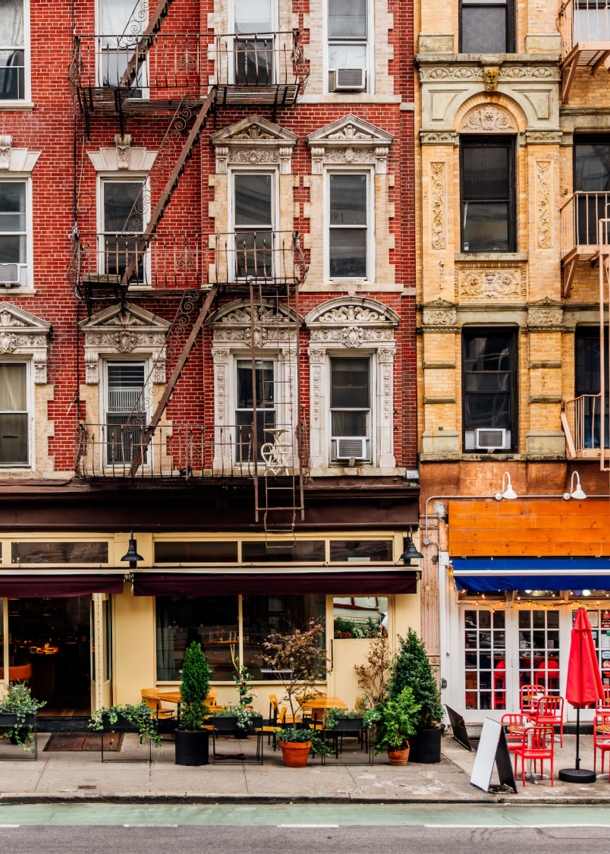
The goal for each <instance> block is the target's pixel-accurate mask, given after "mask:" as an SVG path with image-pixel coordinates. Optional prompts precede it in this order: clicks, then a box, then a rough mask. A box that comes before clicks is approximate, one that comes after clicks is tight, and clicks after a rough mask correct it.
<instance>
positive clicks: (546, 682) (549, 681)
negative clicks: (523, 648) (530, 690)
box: [534, 658, 559, 694]
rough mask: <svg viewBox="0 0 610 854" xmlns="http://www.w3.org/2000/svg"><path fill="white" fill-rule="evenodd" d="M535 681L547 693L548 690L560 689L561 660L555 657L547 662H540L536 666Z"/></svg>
mask: <svg viewBox="0 0 610 854" xmlns="http://www.w3.org/2000/svg"><path fill="white" fill-rule="evenodd" d="M534 682H535V683H536V685H538V686H540V687H541V688H542V689H543V691H544V693H545V694H546V692H547V691H559V662H557V661H555V659H553V658H551V659H550V660H549V661H547V662H544V661H542V662H540V664H539V665H538V667H537V668H536V673H535V675H534Z"/></svg>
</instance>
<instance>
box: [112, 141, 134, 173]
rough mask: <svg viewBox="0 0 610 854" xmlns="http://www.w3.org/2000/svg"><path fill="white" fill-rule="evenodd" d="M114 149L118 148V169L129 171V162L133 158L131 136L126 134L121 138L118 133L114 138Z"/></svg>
mask: <svg viewBox="0 0 610 854" xmlns="http://www.w3.org/2000/svg"><path fill="white" fill-rule="evenodd" d="M114 147H115V148H116V161H117V168H118V169H129V160H130V158H131V135H130V134H128V133H126V134H125V136H121V134H120V133H117V134H116V136H115V137H114Z"/></svg>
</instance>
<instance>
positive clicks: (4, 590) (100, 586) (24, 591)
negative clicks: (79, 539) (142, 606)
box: [0, 573, 124, 599]
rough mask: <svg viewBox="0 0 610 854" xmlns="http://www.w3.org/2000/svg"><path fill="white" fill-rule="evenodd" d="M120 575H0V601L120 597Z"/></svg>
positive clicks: (121, 577) (121, 583)
mask: <svg viewBox="0 0 610 854" xmlns="http://www.w3.org/2000/svg"><path fill="white" fill-rule="evenodd" d="M123 584H124V578H123V573H120V574H119V573H117V574H114V575H110V574H107V575H97V574H94V573H90V574H86V575H85V574H73V575H49V574H46V573H45V574H44V575H43V574H39V575H21V574H19V575H17V574H15V573H11V574H10V575H9V574H8V573H7V574H6V575H2V574H0V598H9V599H47V598H48V599H64V598H67V597H71V596H87V595H89V594H91V593H122V592H123Z"/></svg>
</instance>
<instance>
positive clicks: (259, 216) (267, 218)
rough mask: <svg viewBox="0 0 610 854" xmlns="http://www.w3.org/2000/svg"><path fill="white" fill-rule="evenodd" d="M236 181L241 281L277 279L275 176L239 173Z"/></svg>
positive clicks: (237, 268) (237, 269) (237, 261)
mask: <svg viewBox="0 0 610 854" xmlns="http://www.w3.org/2000/svg"><path fill="white" fill-rule="evenodd" d="M233 181H234V227H235V267H234V275H235V277H236V278H238V279H243V278H246V277H251V276H254V277H271V276H273V202H272V194H273V176H272V175H271V174H269V173H264V172H237V173H236V174H235V175H234V176H233Z"/></svg>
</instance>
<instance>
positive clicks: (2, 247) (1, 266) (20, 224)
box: [0, 181, 28, 287]
mask: <svg viewBox="0 0 610 854" xmlns="http://www.w3.org/2000/svg"><path fill="white" fill-rule="evenodd" d="M26 196H27V185H26V182H25V181H0V287H1V286H3V285H6V284H9V283H10V284H11V285H13V287H15V286H20V287H27V286H28V235H27V208H26V205H27V202H26Z"/></svg>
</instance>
